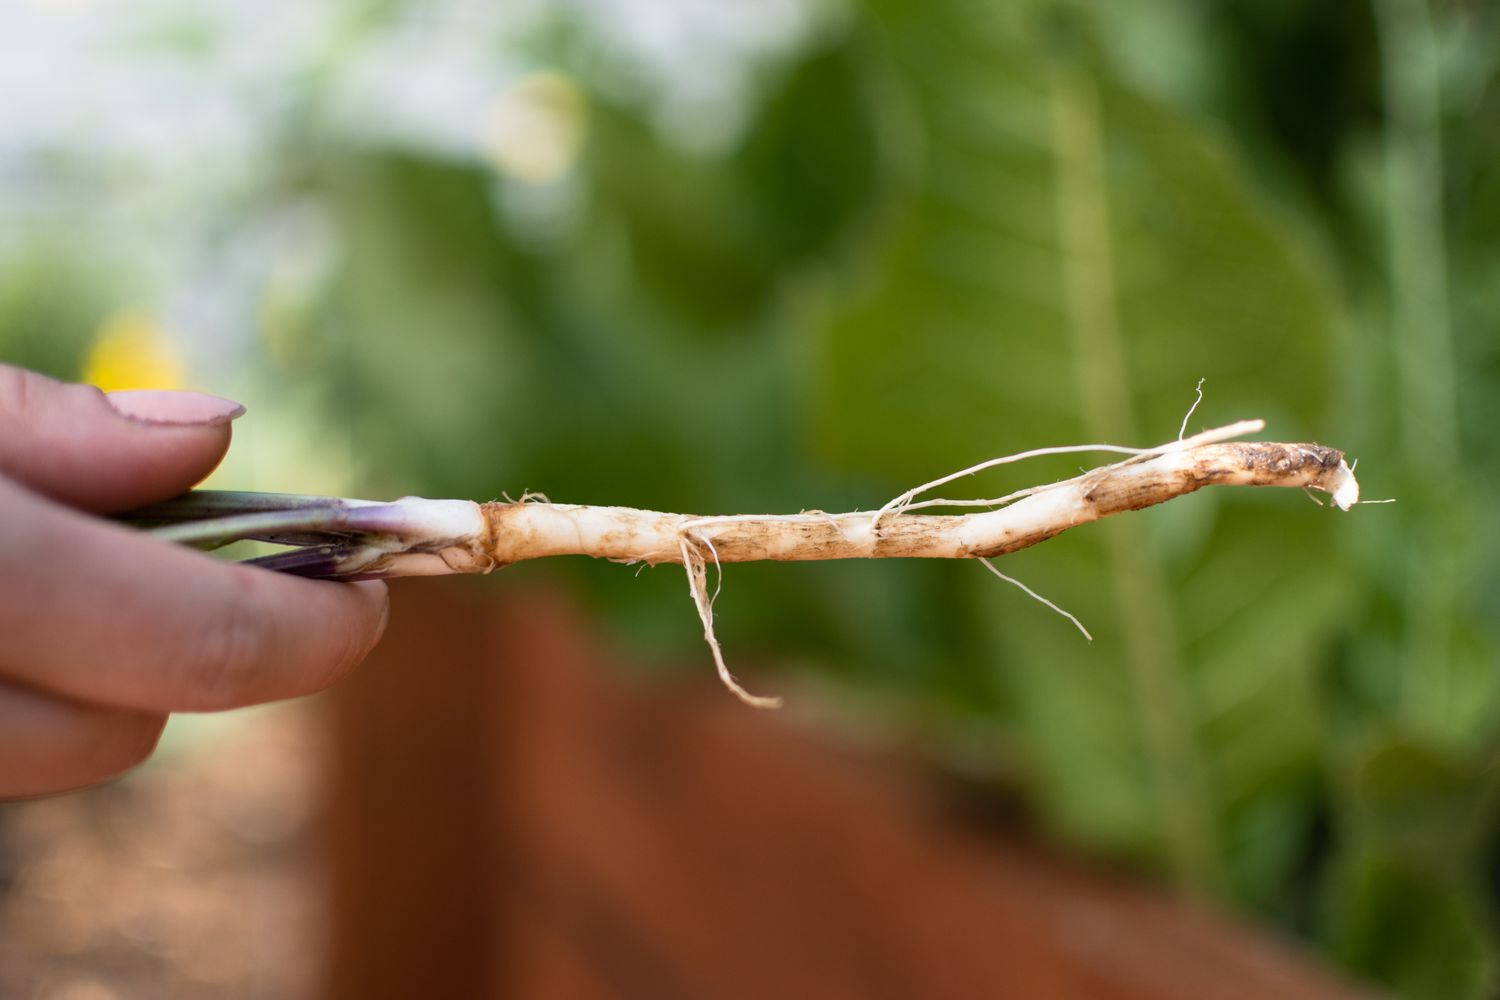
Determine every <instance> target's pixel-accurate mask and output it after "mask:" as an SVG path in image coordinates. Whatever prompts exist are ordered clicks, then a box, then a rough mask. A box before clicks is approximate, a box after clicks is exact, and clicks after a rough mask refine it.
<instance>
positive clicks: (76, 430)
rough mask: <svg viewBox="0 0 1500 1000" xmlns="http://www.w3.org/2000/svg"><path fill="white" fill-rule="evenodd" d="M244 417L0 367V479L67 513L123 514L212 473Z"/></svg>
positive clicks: (173, 395) (220, 405)
mask: <svg viewBox="0 0 1500 1000" xmlns="http://www.w3.org/2000/svg"><path fill="white" fill-rule="evenodd" d="M244 411H245V408H244V407H243V406H240V405H239V404H238V403H235V402H233V401H232V400H228V399H220V398H219V397H217V396H206V395H203V394H202V393H196V392H167V391H158V390H149V391H140V392H117V393H111V394H109V395H106V394H104V393H102V392H100V391H99V390H98V389H96V388H94V387H93V386H86V385H75V384H72V383H68V382H58V381H54V380H53V379H49V378H46V377H45V376H42V375H37V374H36V373H34V372H29V371H25V370H24V369H21V368H13V367H11V366H9V365H0V474H3V475H6V476H9V477H10V478H12V479H14V480H15V481H17V482H19V483H21V484H23V485H25V486H27V487H29V488H30V489H31V490H33V491H34V492H37V493H40V494H42V495H44V496H47V497H51V498H52V499H54V500H58V501H61V502H62V503H65V504H68V505H70V506H75V507H81V508H84V509H86V510H92V511H118V510H128V509H129V508H131V507H139V506H142V505H144V504H148V503H154V502H155V501H158V500H164V499H166V498H168V497H172V496H176V495H177V494H179V493H182V492H184V491H185V490H188V489H190V488H191V487H192V486H193V484H195V483H197V482H198V481H199V480H201V479H202V478H203V477H204V476H207V475H208V474H209V473H210V472H212V471H213V469H214V466H216V465H218V464H219V460H220V459H222V458H223V457H224V452H225V451H226V450H227V449H228V448H229V422H230V421H232V420H233V419H234V418H236V417H238V416H239V415H240V414H241V413H243V412H244Z"/></svg>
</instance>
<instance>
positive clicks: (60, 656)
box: [0, 365, 388, 798]
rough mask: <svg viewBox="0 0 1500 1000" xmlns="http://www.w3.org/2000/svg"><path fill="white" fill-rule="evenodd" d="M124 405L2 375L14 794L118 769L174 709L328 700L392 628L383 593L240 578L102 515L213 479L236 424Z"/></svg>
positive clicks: (5, 711) (64, 786)
mask: <svg viewBox="0 0 1500 1000" xmlns="http://www.w3.org/2000/svg"><path fill="white" fill-rule="evenodd" d="M201 398H202V397H200V399H201ZM177 401H178V402H181V401H182V400H177ZM172 402H174V400H167V403H168V404H170V403H172ZM188 402H191V401H188ZM121 409H134V410H136V411H138V410H139V409H140V407H138V406H137V407H133V408H128V407H125V405H124V401H123V400H117V401H116V403H115V404H113V405H112V404H111V402H110V398H109V397H108V396H106V395H105V394H104V393H101V392H100V391H99V390H97V389H95V388H92V387H89V386H81V385H70V384H67V383H62V382H55V381H53V380H51V379H47V378H44V377H42V376H40V375H36V374H33V373H31V372H26V371H23V370H21V369H17V368H12V367H8V366H4V365H0V798H19V797H26V796H33V795H42V794H48V793H53V792H60V791H65V790H69V789H75V788H81V787H84V786H87V785H91V784H95V783H97V782H101V781H105V780H108V779H109V778H112V777H114V776H116V775H119V774H120V773H122V772H124V771H126V770H128V769H129V768H131V767H133V766H135V765H136V764H138V763H140V762H141V761H143V760H145V759H146V757H148V756H149V755H150V754H151V751H152V750H153V749H154V748H155V746H156V743H157V740H158V738H159V737H160V736H161V732H162V728H163V726H164V725H165V724H166V720H167V717H168V715H169V714H170V713H172V712H181V711H189V712H200V711H218V710H222V709H229V708H237V707H241V706H245V705H253V704H257V703H259V702H265V701H272V700H276V699H281V698H292V697H296V696H298V695H305V694H310V693H312V692H314V691H318V690H321V689H322V688H324V687H327V686H328V685H329V684H332V683H333V682H334V681H336V680H338V679H339V678H341V677H342V676H344V675H345V674H346V673H348V672H349V671H350V670H352V669H353V668H354V666H355V665H356V664H358V663H359V661H360V660H362V659H363V658H364V657H365V655H366V654H367V653H368V652H369V651H370V649H371V647H373V646H374V644H375V642H376V641H377V640H378V639H379V637H380V633H381V631H382V630H383V629H384V627H385V621H386V615H387V607H388V605H387V595H386V589H385V585H384V584H382V583H359V584H343V583H329V582H323V581H312V580H302V579H297V578H293V577H287V576H281V575H279V574H275V573H269V572H266V571H263V570H258V569H254V568H251V567H244V566H237V565H233V564H230V563H225V562H220V561H217V560H215V559H213V558H212V557H210V556H207V555H204V554H202V553H199V552H195V551H192V550H189V549H185V548H181V547H178V546H173V545H170V544H167V543H164V542H160V541H157V540H155V539H152V538H148V537H145V536H143V535H141V534H139V533H136V532H134V531H132V530H130V529H128V528H124V527H121V526H119V525H116V524H113V523H110V522H109V521H106V520H104V519H102V518H101V517H100V515H107V514H110V513H115V512H119V511H124V510H129V509H131V508H133V507H138V506H141V505H143V504H147V503H153V502H156V501H159V500H165V499H167V498H169V497H172V496H175V495H177V494H179V493H181V492H183V491H184V490H187V489H189V488H190V487H192V486H193V485H194V484H195V483H197V482H198V481H200V480H201V479H203V478H204V477H205V476H207V475H208V473H209V472H211V471H212V470H213V469H214V467H215V466H216V465H218V463H219V461H220V459H222V458H223V457H224V453H225V451H227V450H228V448H229V439H230V427H229V425H230V421H231V420H232V419H233V418H234V417H235V416H237V415H238V413H237V412H225V410H226V407H220V410H219V411H218V412H212V413H207V414H205V413H202V412H196V411H195V410H194V408H193V407H191V406H177V407H175V408H174V407H173V406H171V405H167V406H165V407H164V408H163V409H164V411H165V412H166V413H167V414H168V415H170V416H171V417H172V419H173V420H174V421H176V422H172V423H163V422H159V421H157V420H156V414H155V413H152V414H148V416H149V417H150V418H151V419H140V418H139V417H132V416H126V415H124V414H123V413H122V412H120V410H121ZM184 421H186V422H184Z"/></svg>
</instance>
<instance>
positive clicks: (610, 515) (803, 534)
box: [343, 384, 1360, 708]
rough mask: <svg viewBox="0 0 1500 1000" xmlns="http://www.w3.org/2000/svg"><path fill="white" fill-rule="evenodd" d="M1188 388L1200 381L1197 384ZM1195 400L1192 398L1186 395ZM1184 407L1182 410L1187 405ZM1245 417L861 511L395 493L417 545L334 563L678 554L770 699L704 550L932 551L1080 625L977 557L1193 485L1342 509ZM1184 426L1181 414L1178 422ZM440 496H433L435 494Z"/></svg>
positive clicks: (441, 565) (713, 553)
mask: <svg viewBox="0 0 1500 1000" xmlns="http://www.w3.org/2000/svg"><path fill="white" fill-rule="evenodd" d="M1199 391H1200V393H1201V384H1200V389H1199ZM1196 405H1197V403H1196V401H1195V402H1194V406H1196ZM1188 413H1189V416H1191V414H1192V410H1189V411H1188ZM1264 426H1265V425H1264V422H1263V421H1260V420H1246V421H1240V422H1238V423H1234V424H1229V425H1227V426H1225V427H1218V428H1214V429H1212V430H1207V431H1203V432H1202V433H1199V434H1195V435H1193V436H1191V437H1181V436H1180V434H1179V438H1178V440H1175V441H1170V442H1167V443H1166V444H1162V445H1158V446H1156V447H1154V448H1126V447H1121V446H1118V445H1105V444H1100V445H1074V446H1066V447H1056V448H1038V449H1034V450H1031V451H1025V452H1020V453H1018V454H1015V455H1007V456H1004V457H1001V458H995V459H990V460H989V461H986V462H981V463H979V464H978V465H974V466H971V467H969V468H967V469H962V470H960V471H958V472H955V473H952V474H950V475H947V476H943V477H940V478H938V479H934V480H932V481H931V482H928V483H924V484H922V485H921V486H919V487H917V488H915V489H912V490H908V491H906V492H905V493H902V494H901V495H900V496H897V497H895V498H894V499H892V500H891V501H890V502H888V503H886V504H885V505H884V506H882V507H881V508H880V509H879V510H876V511H874V512H873V513H869V512H862V511H854V512H851V513H846V514H828V513H825V512H823V511H810V512H804V513H801V514H785V515H774V514H736V515H728V516H723V517H698V516H692V515H684V514H670V513H663V512H659V511H648V510H637V509H635V508H630V507H595V506H586V505H574V504H554V503H549V502H546V501H545V500H541V499H539V498H538V497H537V496H536V495H535V494H527V495H526V496H524V497H522V499H521V501H518V502H515V503H491V504H482V505H480V504H467V503H465V504H463V507H464V509H463V511H459V510H458V509H456V508H455V506H454V504H455V503H457V502H455V501H427V500H421V499H418V498H408V499H407V500H404V501H400V502H399V503H401V504H404V505H410V507H411V519H412V523H413V524H415V525H421V524H422V522H423V521H424V508H423V506H422V505H424V504H432V505H434V506H433V507H432V508H431V509H432V513H433V515H434V523H433V524H432V525H431V529H432V530H430V531H422V530H418V532H417V534H418V535H419V536H420V537H421V539H422V541H421V543H420V544H412V543H411V542H410V541H407V542H399V541H393V543H392V545H391V547H390V548H389V549H387V550H383V551H382V550H380V549H379V548H378V547H371V548H369V549H368V550H367V552H368V556H367V558H362V559H361V561H360V563H359V565H357V566H353V565H351V566H348V567H345V569H344V570H343V571H344V572H346V573H358V574H361V575H365V576H383V577H389V576H404V575H415V574H431V573H441V572H460V573H462V572H488V571H489V570H490V569H493V568H495V567H497V566H505V565H508V564H510V563H514V562H519V561H521V560H524V559H535V558H540V557H543V556H554V555H588V556H594V557H596V558H603V559H611V560H614V561H617V562H625V563H649V564H656V563H674V562H675V563H681V564H682V566H683V567H684V569H685V571H686V574H687V578H688V587H689V590H690V592H691V594H692V597H693V605H694V607H696V608H697V610H698V617H699V619H700V620H701V621H702V623H703V637H704V639H705V640H706V641H707V642H708V645H709V649H710V651H711V653H712V654H713V659H714V666H715V667H716V668H717V670H718V674H719V678H720V680H722V681H723V682H724V684H725V686H726V687H728V688H729V689H730V690H731V691H733V692H734V693H735V694H736V695H737V696H738V697H739V698H740V699H741V700H743V701H744V702H746V703H747V704H750V705H754V706H756V707H759V708H769V707H775V706H776V705H779V704H780V699H776V698H763V697H758V696H756V695H752V694H750V693H749V692H747V691H746V690H745V689H744V688H743V687H741V686H740V684H739V683H738V682H737V681H736V680H735V679H734V677H733V675H732V674H731V673H730V672H729V668H728V667H727V666H726V664H725V662H724V656H723V652H722V650H721V649H720V646H719V642H718V639H717V638H716V636H715V635H714V626H713V605H714V598H715V597H717V591H715V594H714V595H713V596H710V594H709V592H708V570H707V560H708V558H712V559H713V561H714V564H715V566H716V567H719V568H720V570H721V581H722V564H723V563H728V562H749V561H755V560H781V561H796V560H814V559H881V558H939V559H978V560H980V561H981V562H982V563H983V564H984V565H985V566H986V568H988V569H989V571H990V572H992V573H994V574H995V575H996V576H998V577H1000V578H1001V579H1003V580H1006V581H1008V582H1010V583H1012V584H1015V585H1016V586H1018V587H1020V588H1021V589H1022V590H1024V591H1026V593H1028V594H1030V595H1031V596H1032V597H1034V598H1036V599H1037V600H1038V601H1041V602H1042V603H1043V604H1046V605H1047V606H1048V607H1050V608H1052V609H1053V610H1055V611H1057V612H1058V613H1059V614H1062V615H1064V616H1065V617H1067V618H1068V619H1069V620H1071V621H1072V622H1073V624H1074V625H1076V626H1077V627H1078V629H1079V631H1081V632H1083V634H1084V635H1085V636H1088V634H1089V633H1088V630H1087V629H1085V628H1084V626H1083V624H1082V623H1081V622H1079V621H1078V619H1077V618H1075V617H1074V616H1073V615H1071V614H1069V613H1068V612H1067V611H1064V610H1063V609H1062V608H1060V607H1058V606H1057V605H1056V604H1053V603H1052V602H1051V601H1049V600H1047V599H1046V598H1044V597H1042V596H1040V595H1039V594H1037V593H1036V592H1035V591H1032V590H1031V589H1030V588H1028V587H1026V586H1025V585H1024V584H1022V583H1020V581H1018V580H1014V579H1012V578H1011V577H1008V576H1006V575H1005V574H1003V573H1001V572H1000V571H999V570H998V569H996V568H995V567H994V565H993V564H991V563H990V562H989V559H990V557H993V556H999V555H1004V554H1006V553H1008V552H1014V551H1016V550H1018V549H1022V548H1026V547H1028V546H1030V545H1034V544H1036V543H1037V542H1041V541H1045V540H1046V539H1048V538H1051V537H1052V536H1054V535H1057V534H1059V533H1061V532H1063V531H1065V530H1067V529H1068V528H1071V527H1074V526H1076V525H1079V524H1084V523H1087V522H1089V521H1093V520H1097V519H1099V518H1101V517H1107V516H1109V515H1111V514H1117V513H1122V512H1125V511H1131V510H1139V509H1140V508H1142V507H1148V506H1151V505H1154V504H1158V503H1162V502H1164V501H1166V500H1170V499H1172V498H1174V497H1177V496H1181V495H1183V494H1186V493H1191V492H1193V491H1195V490H1197V489H1200V488H1201V487H1204V486H1211V485H1244V486H1283V487H1293V488H1302V489H1306V490H1319V491H1321V492H1324V493H1328V494H1329V495H1330V497H1331V499H1332V502H1333V505H1334V506H1336V507H1338V508H1339V509H1341V510H1349V509H1350V508H1351V507H1352V506H1354V505H1355V504H1356V503H1359V502H1360V500H1359V484H1358V482H1357V481H1356V480H1355V478H1354V474H1353V471H1352V470H1351V469H1350V467H1349V466H1348V465H1347V464H1346V463H1345V462H1344V459H1343V456H1342V455H1341V454H1340V453H1339V452H1337V451H1335V450H1334V449H1332V448H1326V447H1323V446H1321V445H1312V444H1275V443H1265V442H1233V440H1232V439H1234V438H1238V437H1242V436H1244V435H1246V434H1251V433H1255V432H1258V431H1260V430H1262V429H1263V428H1264ZM1186 429H1187V420H1186V418H1184V421H1183V427H1182V431H1181V432H1180V433H1185V432H1186ZM1085 451H1105V452H1114V453H1117V454H1124V455H1127V456H1129V457H1128V458H1126V459H1124V460H1122V461H1119V462H1116V463H1114V464H1112V465H1105V466H1101V467H1099V468H1096V469H1093V470H1091V471H1089V472H1085V473H1083V474H1082V475H1079V476H1075V477H1073V478H1071V479H1066V480H1062V481H1060V482H1055V483H1051V484H1048V485H1043V486H1032V487H1028V488H1026V489H1023V490H1017V491H1015V492H1013V493H1008V494H1005V495H1004V496H1001V497H998V498H994V499H988V500H936V499H929V500H918V499H917V498H918V497H919V496H921V495H922V494H923V493H926V492H927V491H929V490H932V489H936V488H937V487H939V486H943V485H946V484H948V483H951V482H954V481H955V480H957V479H960V478H963V477H965V476H970V475H974V474H975V473H978V472H981V471H984V470H986V469H991V468H995V467H997V466H1000V465H1006V464H1009V463H1012V462H1018V461H1020V460H1022V459H1025V458H1033V457H1039V456H1043V455H1061V454H1073V453H1078V452H1085ZM439 505H442V506H439ZM931 506H952V507H971V506H986V507H992V508H996V509H992V510H988V511H983V512H979V513H970V514H948V515H936V516H934V515H918V514H912V513H909V512H910V511H911V510H913V509H915V508H919V507H931Z"/></svg>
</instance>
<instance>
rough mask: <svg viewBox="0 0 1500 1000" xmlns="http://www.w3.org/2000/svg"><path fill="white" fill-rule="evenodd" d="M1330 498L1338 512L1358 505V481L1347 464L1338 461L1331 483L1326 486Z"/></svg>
mask: <svg viewBox="0 0 1500 1000" xmlns="http://www.w3.org/2000/svg"><path fill="white" fill-rule="evenodd" d="M1328 485H1329V486H1330V487H1331V489H1330V490H1329V494H1330V498H1331V499H1332V500H1333V505H1334V506H1335V507H1337V508H1338V509H1339V510H1348V509H1349V508H1351V507H1353V506H1354V505H1355V504H1357V503H1359V480H1358V479H1355V478H1354V470H1353V469H1351V468H1350V467H1349V463H1348V462H1345V461H1342V460H1340V462H1339V467H1338V469H1337V471H1335V472H1334V474H1333V481H1332V482H1330V483H1329V484H1328Z"/></svg>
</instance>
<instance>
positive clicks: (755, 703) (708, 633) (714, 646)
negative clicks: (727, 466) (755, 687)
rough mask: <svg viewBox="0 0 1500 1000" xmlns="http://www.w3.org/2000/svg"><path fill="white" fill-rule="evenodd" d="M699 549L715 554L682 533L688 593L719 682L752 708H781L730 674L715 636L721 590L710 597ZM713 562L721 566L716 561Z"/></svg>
mask: <svg viewBox="0 0 1500 1000" xmlns="http://www.w3.org/2000/svg"><path fill="white" fill-rule="evenodd" d="M700 545H701V546H706V547H707V548H708V550H709V552H710V553H712V552H713V544H712V543H711V542H709V541H707V540H706V539H700V538H692V537H690V535H689V533H688V532H686V531H684V532H683V534H682V545H681V550H682V566H683V569H684V570H686V571H687V579H688V590H689V591H690V592H691V593H692V595H693V606H694V607H695V608H697V609H698V618H699V620H700V621H702V622H703V640H704V641H705V642H707V643H708V651H709V652H710V653H711V654H713V658H714V668H715V669H716V670H718V672H719V680H720V681H722V682H723V683H724V686H725V687H727V688H728V689H729V690H730V691H731V692H732V693H733V694H734V696H735V697H736V698H738V699H739V700H740V701H742V702H744V703H745V704H747V705H749V706H751V707H752V708H780V707H781V699H780V698H774V697H773V698H767V697H762V696H761V695H756V694H751V693H750V692H749V691H746V690H745V689H744V688H743V687H742V686H741V685H740V682H739V681H737V680H735V679H734V675H733V674H731V673H730V672H729V666H728V664H726V663H725V662H724V651H723V650H722V649H721V648H720V647H719V637H718V636H716V635H714V600H715V599H717V598H718V596H719V594H718V589H717V588H715V590H714V594H713V596H712V597H710V596H709V593H708V564H707V562H706V561H705V560H704V558H703V553H702V552H701V551H700V550H699V546H700ZM714 562H715V564H717V563H718V559H717V557H715V559H714ZM719 580H720V582H721V583H722V581H723V570H722V567H720V575H719Z"/></svg>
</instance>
